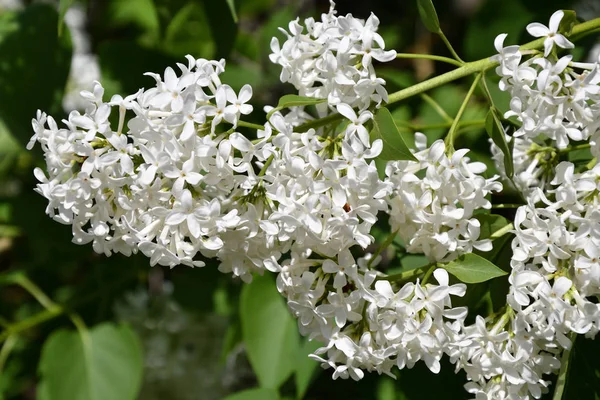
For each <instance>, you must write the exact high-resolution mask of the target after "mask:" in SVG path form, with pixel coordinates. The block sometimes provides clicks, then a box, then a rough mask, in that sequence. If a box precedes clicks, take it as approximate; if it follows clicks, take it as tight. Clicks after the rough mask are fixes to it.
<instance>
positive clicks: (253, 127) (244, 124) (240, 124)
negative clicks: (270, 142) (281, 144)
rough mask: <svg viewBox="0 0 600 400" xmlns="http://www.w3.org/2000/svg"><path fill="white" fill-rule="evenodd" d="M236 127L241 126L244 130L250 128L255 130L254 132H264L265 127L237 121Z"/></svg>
mask: <svg viewBox="0 0 600 400" xmlns="http://www.w3.org/2000/svg"><path fill="white" fill-rule="evenodd" d="M237 126H243V127H245V128H251V129H256V130H261V131H262V130H264V129H265V127H264V126H263V125H259V124H253V123H252V122H246V121H238V123H237Z"/></svg>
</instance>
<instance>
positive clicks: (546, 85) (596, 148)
mask: <svg viewBox="0 0 600 400" xmlns="http://www.w3.org/2000/svg"><path fill="white" fill-rule="evenodd" d="M563 16H564V12H563V11H557V12H555V13H554V14H553V15H552V17H551V18H550V23H549V26H548V27H546V26H544V25H542V24H539V23H532V24H529V25H528V26H527V31H528V32H529V33H530V34H531V35H532V36H534V37H544V49H545V50H544V52H543V53H541V52H537V51H521V50H519V46H507V47H504V40H505V39H506V36H507V35H506V34H502V35H499V36H498V37H497V38H496V41H495V46H496V50H497V51H498V52H499V54H498V55H496V56H494V57H492V59H493V60H496V61H498V62H499V63H500V65H499V66H498V67H497V68H496V73H497V74H498V75H499V76H500V77H501V80H500V89H501V90H504V91H508V92H509V93H510V95H511V97H512V99H511V101H510V110H509V111H508V112H507V113H506V114H505V117H506V118H510V117H516V119H517V120H518V123H519V125H520V127H519V128H518V129H516V130H515V132H514V133H513V135H512V136H513V139H512V140H513V142H514V148H515V160H514V166H515V184H516V185H517V187H518V188H519V189H520V190H521V191H523V192H524V193H525V194H526V195H528V194H530V193H535V192H536V191H535V190H532V189H533V188H536V187H545V186H546V185H548V184H549V182H550V181H551V180H552V175H553V173H552V171H553V169H554V168H555V167H556V165H557V164H558V160H559V158H558V153H560V152H561V151H564V150H565V149H567V148H568V147H569V146H570V145H573V143H578V142H582V141H588V140H589V142H590V144H591V151H592V154H593V155H594V156H596V157H598V156H600V119H598V118H597V116H598V114H599V113H600V86H598V83H600V74H598V69H599V68H600V64H599V62H595V63H580V62H573V60H572V59H573V57H572V56H571V55H565V56H562V57H560V58H559V57H558V55H557V48H562V49H571V48H573V47H574V45H573V43H571V42H570V41H569V40H568V39H566V37H565V36H564V35H563V34H561V33H560V32H559V26H560V23H561V20H562V19H563ZM493 152H494V153H495V159H496V160H497V161H498V162H499V164H500V165H501V168H500V170H501V171H503V170H504V168H502V165H503V164H502V161H501V159H502V153H501V152H500V151H499V150H498V149H497V148H494V149H493Z"/></svg>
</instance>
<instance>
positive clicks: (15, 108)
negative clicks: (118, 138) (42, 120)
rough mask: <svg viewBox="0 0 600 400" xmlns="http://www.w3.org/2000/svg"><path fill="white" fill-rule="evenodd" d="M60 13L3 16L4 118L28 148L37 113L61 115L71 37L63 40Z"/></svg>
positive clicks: (45, 10) (42, 7)
mask: <svg viewBox="0 0 600 400" xmlns="http://www.w3.org/2000/svg"><path fill="white" fill-rule="evenodd" d="M57 26H58V13H57V11H56V10H55V9H54V7H53V6H51V5H50V4H32V5H30V6H28V7H26V8H24V9H23V11H21V12H3V13H0V58H1V60H2V61H1V62H0V119H2V121H3V122H4V124H5V125H6V128H7V129H8V131H9V132H10V133H11V135H12V136H13V137H14V138H15V139H16V140H17V141H18V142H19V143H20V144H21V145H25V144H26V143H27V142H28V141H29V138H30V137H31V136H32V134H33V132H32V131H31V119H32V118H34V117H35V115H36V111H37V109H41V110H43V111H45V112H48V113H53V114H54V113H57V112H61V111H62V110H61V104H60V99H61V98H62V96H63V93H64V89H65V86H66V83H67V78H68V76H69V69H70V66H71V45H70V40H69V35H63V36H62V37H60V38H59V37H58V35H57V33H56V30H57Z"/></svg>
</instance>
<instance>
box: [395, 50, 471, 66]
mask: <svg viewBox="0 0 600 400" xmlns="http://www.w3.org/2000/svg"><path fill="white" fill-rule="evenodd" d="M396 58H409V59H425V60H433V61H441V62H445V63H448V64H452V65H456V66H457V67H462V65H463V64H464V62H460V61H457V60H454V59H452V58H450V57H444V56H436V55H433V54H414V53H397V54H396Z"/></svg>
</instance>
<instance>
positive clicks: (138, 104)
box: [28, 4, 600, 399]
mask: <svg viewBox="0 0 600 400" xmlns="http://www.w3.org/2000/svg"><path fill="white" fill-rule="evenodd" d="M562 18H563V13H562V12H557V13H555V14H554V15H553V16H552V17H551V20H550V24H549V26H548V27H546V26H544V25H541V24H537V23H534V24H530V25H529V26H528V28H527V29H528V31H529V32H530V33H531V34H532V35H533V36H535V37H544V42H543V48H544V51H543V52H540V51H537V50H531V51H530V50H528V51H522V50H520V48H519V47H518V46H508V47H504V45H503V43H504V40H505V37H506V35H500V36H498V38H497V39H496V43H495V45H496V49H497V50H498V52H499V54H498V55H496V56H494V57H493V58H492V59H493V60H495V61H496V62H498V64H499V65H498V67H497V69H496V72H497V73H498V75H499V76H500V77H501V80H500V89H502V90H505V91H508V92H509V93H510V95H511V97H512V100H511V102H510V110H509V111H508V112H507V113H506V114H505V116H504V117H505V119H509V118H512V120H511V123H510V126H511V127H512V130H510V129H506V137H507V140H508V141H509V142H512V143H511V147H510V148H511V151H512V157H511V160H512V162H513V164H514V169H515V175H514V178H512V179H508V174H507V173H506V172H505V171H506V168H505V167H506V165H505V164H504V163H505V162H506V158H505V157H504V155H503V154H502V151H501V150H500V149H499V148H498V147H496V146H493V147H492V154H493V158H494V160H495V161H496V166H497V168H498V171H499V172H500V174H501V175H502V177H503V178H505V181H507V183H508V184H509V185H514V186H516V189H518V190H519V191H520V194H521V195H522V197H523V199H524V200H525V201H524V202H523V203H524V204H523V205H522V206H520V207H519V208H518V209H517V210H516V215H515V216H514V222H513V223H512V225H508V226H505V227H504V228H502V229H501V230H500V231H501V232H503V233H507V232H509V231H510V232H511V233H512V234H514V239H513V241H512V246H511V247H512V259H511V263H510V268H511V271H510V273H509V278H508V281H509V283H510V289H509V293H508V295H507V304H506V306H505V307H503V308H502V309H501V310H499V311H498V312H496V313H493V314H491V315H489V316H487V317H484V316H473V315H471V316H470V317H471V319H469V318H468V317H469V311H470V310H469V309H468V308H467V307H455V306H453V304H452V301H453V300H454V299H455V298H456V297H462V296H464V295H465V293H466V290H467V286H466V285H465V284H464V283H454V282H453V281H451V278H450V276H449V273H448V272H451V273H453V274H454V275H455V276H456V277H457V278H459V279H461V275H460V273H455V272H453V270H452V269H451V268H449V267H448V266H449V265H450V264H451V263H452V262H460V259H461V258H462V257H463V256H465V255H469V254H471V255H474V254H472V253H476V254H484V253H485V252H488V251H490V250H492V249H494V250H496V249H495V248H494V244H493V242H492V240H493V239H495V238H496V237H493V235H490V233H491V232H488V233H486V234H485V235H484V234H483V233H482V222H481V221H482V220H485V217H490V209H491V208H492V197H491V196H492V195H494V194H497V193H499V192H501V191H502V190H503V184H502V183H501V181H500V179H499V178H500V176H498V175H493V176H491V177H488V176H487V175H485V173H486V170H487V167H486V165H485V164H484V163H482V162H477V161H471V159H470V158H469V157H468V154H469V150H468V149H457V150H454V147H453V143H445V142H444V141H442V140H437V141H434V142H433V143H431V144H430V145H429V146H428V145H427V138H426V136H425V135H423V134H421V133H416V134H415V145H414V148H413V149H410V152H409V151H408V150H407V153H408V155H409V156H410V155H411V154H412V157H414V158H412V159H408V158H407V157H403V158H400V157H399V158H400V159H399V160H394V161H388V162H387V163H386V164H385V166H384V168H381V166H380V167H379V170H378V167H377V165H376V163H375V159H377V158H378V157H379V156H380V155H381V154H382V151H383V148H384V146H385V145H386V144H385V143H384V141H382V140H381V139H375V140H373V137H371V135H370V131H371V130H372V126H373V125H374V121H373V119H375V120H376V118H377V117H376V115H377V113H378V112H379V109H380V107H382V106H384V105H385V103H387V101H388V95H387V92H386V90H385V87H384V85H385V81H384V80H383V79H381V78H379V77H377V74H376V67H375V64H376V62H387V61H391V60H393V59H395V57H396V53H395V51H393V50H384V47H385V44H384V41H383V39H382V37H381V36H380V35H379V34H378V33H377V27H378V24H379V20H378V19H377V17H376V16H375V15H371V16H370V17H369V18H368V19H367V20H366V21H364V20H360V19H357V18H354V17H353V16H352V15H350V14H348V15H346V16H338V15H337V14H336V11H335V8H334V6H333V4H332V7H331V9H330V11H329V12H328V13H327V14H323V15H322V16H321V20H320V21H315V20H314V19H312V18H309V19H306V20H305V21H304V26H302V25H301V24H300V23H299V22H298V20H295V21H292V22H290V24H289V27H288V31H285V30H282V31H283V33H284V34H285V35H286V40H285V41H284V42H283V43H280V41H279V40H278V39H277V38H273V40H272V42H271V50H272V54H271V55H270V58H271V61H273V62H274V63H276V64H278V65H280V66H281V67H282V72H281V76H280V78H281V81H282V82H284V83H285V82H289V83H291V84H292V85H293V86H294V87H295V88H296V90H297V92H298V94H299V95H300V96H304V97H307V98H309V100H314V99H317V100H318V101H315V102H313V103H312V104H313V105H314V103H317V104H316V105H314V107H311V106H297V105H293V106H290V107H277V108H273V107H266V109H265V110H264V111H265V112H266V121H267V122H266V123H265V124H264V125H257V124H253V123H249V122H247V121H246V120H244V118H245V117H246V116H248V115H249V114H250V113H251V112H252V111H253V108H252V106H251V105H250V104H249V102H250V100H251V98H252V88H251V87H250V86H249V85H244V86H243V87H242V88H241V89H240V90H239V91H235V90H234V89H233V88H232V87H230V86H229V85H227V84H226V83H223V82H221V79H220V75H221V74H222V73H223V71H224V70H225V61H224V60H221V61H212V60H205V59H194V58H193V57H192V56H187V63H185V64H178V65H177V69H178V72H176V71H175V70H174V69H172V68H170V67H169V68H167V69H166V70H165V71H164V74H163V75H159V74H155V73H148V74H147V75H149V76H150V77H152V78H154V80H155V81H156V85H155V86H154V87H152V88H150V89H140V91H138V92H137V93H135V94H132V95H129V96H126V97H122V96H119V95H115V96H113V97H112V98H111V99H110V100H109V101H106V100H105V99H104V98H103V97H104V96H103V95H104V89H103V87H102V85H101V84H100V83H98V82H97V83H96V84H95V86H94V88H93V90H92V91H89V92H88V91H85V92H82V97H83V98H84V100H85V101H86V104H87V108H86V110H85V112H84V113H83V114H82V113H80V112H78V111H73V112H71V113H70V115H69V117H68V119H67V120H65V121H64V123H65V126H64V127H59V126H58V124H57V122H56V121H55V120H54V119H53V118H52V117H51V116H48V115H46V114H45V113H43V112H41V111H40V112H38V115H37V117H36V118H35V119H34V120H33V130H34V136H33V137H32V138H31V141H30V143H29V145H28V148H29V149H31V148H32V147H33V145H34V144H35V143H36V142H38V143H40V145H41V147H42V149H43V151H44V154H45V160H46V168H45V171H44V170H42V169H39V168H38V169H36V170H35V175H36V177H37V178H38V180H39V181H40V183H39V184H38V185H37V189H36V190H37V191H38V192H39V193H40V194H42V195H43V196H44V197H46V198H47V199H48V201H49V203H48V207H47V209H46V211H47V213H48V214H49V215H50V216H51V217H52V218H54V219H55V220H57V221H58V222H61V223H63V224H68V225H71V226H72V230H73V241H74V242H75V243H78V244H84V243H90V242H91V243H92V245H93V248H94V250H95V251H96V252H98V253H104V254H106V255H110V254H112V253H114V252H119V253H123V254H126V255H130V254H132V253H135V252H138V251H140V252H142V253H143V254H145V255H146V256H147V257H148V258H149V259H150V264H151V265H155V264H160V265H165V266H170V267H173V266H175V265H179V264H184V265H188V266H204V262H203V261H202V260H203V259H206V258H216V259H218V261H219V265H220V266H219V269H220V270H221V271H223V272H231V273H232V274H233V275H234V276H236V277H240V278H241V279H243V280H244V281H246V282H248V281H250V280H251V279H252V274H253V273H260V274H262V273H264V272H265V270H267V271H270V272H273V273H277V288H278V290H279V291H280V293H281V294H282V295H283V296H285V297H286V299H287V303H288V306H289V309H290V311H291V312H292V313H293V314H294V316H296V317H297V319H298V327H299V330H300V332H301V333H302V334H303V335H305V336H308V337H309V338H310V339H314V340H318V341H320V342H322V343H323V344H324V345H323V347H321V348H319V349H318V350H317V351H316V352H315V353H314V354H313V355H312V356H311V357H312V358H314V359H316V360H318V361H320V362H321V363H322V365H323V366H324V367H330V368H332V369H333V371H334V372H333V378H334V379H336V378H338V377H341V378H352V379H355V380H359V379H361V378H362V377H363V376H364V371H365V370H366V371H376V372H377V373H379V374H382V373H384V374H387V375H390V376H393V372H392V368H393V367H394V366H396V367H398V368H400V369H402V368H405V367H407V368H411V367H412V366H414V365H415V363H417V362H418V361H423V362H424V363H425V364H426V365H427V367H428V368H429V369H430V370H431V371H432V372H434V373H437V372H439V370H440V360H441V358H442V357H443V356H444V355H447V356H448V357H449V359H450V361H451V362H452V363H453V364H455V366H456V368H457V370H458V369H464V370H465V371H466V375H467V378H468V381H469V382H468V383H467V385H466V389H467V391H468V392H469V393H471V394H473V395H474V396H475V397H476V398H477V399H505V398H510V399H527V398H530V397H533V398H539V397H540V396H541V395H542V393H545V392H546V391H547V388H548V386H549V383H550V380H549V378H548V374H551V373H555V372H556V371H557V370H558V369H559V368H560V361H559V360H560V357H561V354H562V352H563V351H564V350H565V349H569V348H570V346H571V345H572V335H573V334H574V333H579V334H586V335H588V336H595V335H596V333H597V332H598V330H599V329H600V305H598V304H597V302H594V301H592V298H594V297H596V296H598V295H600V251H599V250H598V249H599V248H600V211H599V210H598V206H599V196H600V167H599V166H598V165H596V163H595V161H592V162H591V161H590V159H591V157H588V158H587V159H585V163H576V162H568V161H566V160H564V158H565V155H566V154H568V152H569V151H572V150H574V149H580V150H586V149H587V148H588V147H589V148H590V149H591V153H592V155H593V156H595V157H600V118H599V116H600V86H599V83H600V76H599V75H598V72H597V71H598V69H599V68H600V66H599V64H600V61H599V62H597V63H594V64H586V63H577V62H573V61H572V57H571V56H570V55H566V56H562V57H560V58H559V57H558V55H557V54H558V52H557V50H558V49H557V47H558V48H561V49H569V48H572V47H573V46H574V45H573V44H572V43H571V42H570V41H569V40H568V39H567V37H566V36H564V35H563V33H564V32H560V31H559V27H560V22H561V19H562ZM467 100H468V99H467ZM309 103H310V102H307V103H303V104H309ZM296 104H298V103H296ZM465 104H466V102H465ZM324 118H325V119H324ZM457 118H459V117H457ZM113 121H114V122H116V124H113V123H112V122H113ZM322 121H326V122H325V123H321V122H322ZM392 125H393V124H392ZM453 125H454V124H453ZM380 133H382V132H380ZM383 133H384V134H386V133H385V132H383ZM509 133H511V134H509ZM449 136H452V135H449ZM449 144H450V145H449ZM409 147H410V146H409ZM380 173H381V175H380ZM382 176H383V177H382ZM382 216H385V219H384V221H385V220H386V219H387V220H388V221H389V225H390V229H391V231H392V232H393V235H392V236H391V237H390V238H391V239H394V238H395V237H397V238H398V239H400V242H402V243H403V245H404V251H405V252H406V253H418V254H423V255H425V256H426V257H427V259H428V260H429V261H430V262H431V264H430V265H427V266H426V267H422V268H417V269H415V270H409V271H403V272H402V273H400V274H395V275H386V274H385V273H384V272H382V270H383V268H380V262H381V257H380V256H379V254H380V251H378V252H377V253H375V254H371V253H369V252H367V251H366V249H367V248H368V247H369V246H370V245H372V244H373V243H374V241H375V240H374V237H373V235H372V232H371V231H372V228H373V226H374V225H375V224H376V223H377V222H378V221H379V220H380V219H381V217H382ZM488 228H489V227H488ZM390 242H391V241H390ZM387 245H389V243H387V244H386V246H387ZM380 250H382V249H380ZM476 257H479V256H476ZM479 259H481V260H483V258H482V257H479ZM483 261H485V260H483ZM492 266H493V265H492ZM495 268H496V269H497V270H498V271H500V273H499V274H496V275H495V276H499V275H501V274H502V273H505V274H506V272H502V271H501V270H500V269H498V268H497V267H495ZM452 279H454V278H452ZM432 280H435V283H433V282H432ZM464 282H466V283H478V282H482V281H481V280H480V281H473V280H471V281H469V280H464ZM469 320H474V321H475V322H474V323H473V324H471V323H468V322H467V321H469Z"/></svg>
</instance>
